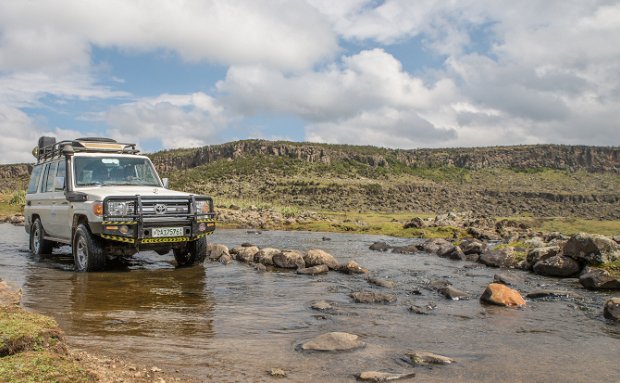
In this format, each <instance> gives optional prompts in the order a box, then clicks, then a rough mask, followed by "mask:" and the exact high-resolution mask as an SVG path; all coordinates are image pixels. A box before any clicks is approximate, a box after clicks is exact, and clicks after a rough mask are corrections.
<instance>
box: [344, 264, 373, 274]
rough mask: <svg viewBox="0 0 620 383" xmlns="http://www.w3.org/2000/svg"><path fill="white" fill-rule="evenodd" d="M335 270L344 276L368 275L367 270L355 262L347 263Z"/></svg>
mask: <svg viewBox="0 0 620 383" xmlns="http://www.w3.org/2000/svg"><path fill="white" fill-rule="evenodd" d="M337 270H338V271H340V272H341V273H345V274H366V273H368V269H365V268H363V267H362V266H360V265H359V264H358V263H357V262H355V261H349V262H347V263H346V264H344V265H341V266H339V267H338V269H337Z"/></svg>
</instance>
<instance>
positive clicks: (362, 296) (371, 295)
mask: <svg viewBox="0 0 620 383" xmlns="http://www.w3.org/2000/svg"><path fill="white" fill-rule="evenodd" d="M350 297H351V298H353V301H354V302H356V303H381V304H386V303H394V302H396V299H397V298H396V295H393V294H384V293H377V292H374V291H358V292H355V293H351V294H350Z"/></svg>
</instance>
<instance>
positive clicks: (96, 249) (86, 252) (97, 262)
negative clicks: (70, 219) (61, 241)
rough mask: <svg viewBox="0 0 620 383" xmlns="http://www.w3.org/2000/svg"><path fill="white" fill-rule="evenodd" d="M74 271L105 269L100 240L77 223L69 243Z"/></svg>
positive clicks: (85, 227)
mask: <svg viewBox="0 0 620 383" xmlns="http://www.w3.org/2000/svg"><path fill="white" fill-rule="evenodd" d="M71 245H72V246H71V247H72V248H73V261H74V263H75V270H76V271H80V272H83V271H100V270H103V269H105V265H106V257H105V255H104V254H103V247H102V246H101V240H100V239H99V238H97V237H95V236H93V235H92V234H91V233H90V230H88V227H87V226H86V225H84V224H82V223H81V224H79V225H78V227H77V229H75V233H74V234H73V241H72V243H71Z"/></svg>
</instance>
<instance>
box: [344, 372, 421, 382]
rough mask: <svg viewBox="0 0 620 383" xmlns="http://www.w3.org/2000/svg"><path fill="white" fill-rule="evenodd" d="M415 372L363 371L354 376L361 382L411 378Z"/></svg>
mask: <svg viewBox="0 0 620 383" xmlns="http://www.w3.org/2000/svg"><path fill="white" fill-rule="evenodd" d="M414 376H415V373H413V372H412V373H408V374H391V373H389V372H380V371H364V372H360V373H359V374H357V375H355V378H356V379H357V380H359V381H361V382H389V381H392V380H399V379H409V378H413V377H414Z"/></svg>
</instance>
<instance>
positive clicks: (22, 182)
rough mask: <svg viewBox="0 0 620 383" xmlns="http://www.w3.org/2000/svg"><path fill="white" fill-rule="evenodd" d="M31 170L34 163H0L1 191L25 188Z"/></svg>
mask: <svg viewBox="0 0 620 383" xmlns="http://www.w3.org/2000/svg"><path fill="white" fill-rule="evenodd" d="M31 170H32V165H29V164H11V165H0V192H3V193H7V192H13V191H15V190H18V189H25V188H26V185H27V184H28V179H29V178H30V172H31Z"/></svg>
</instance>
